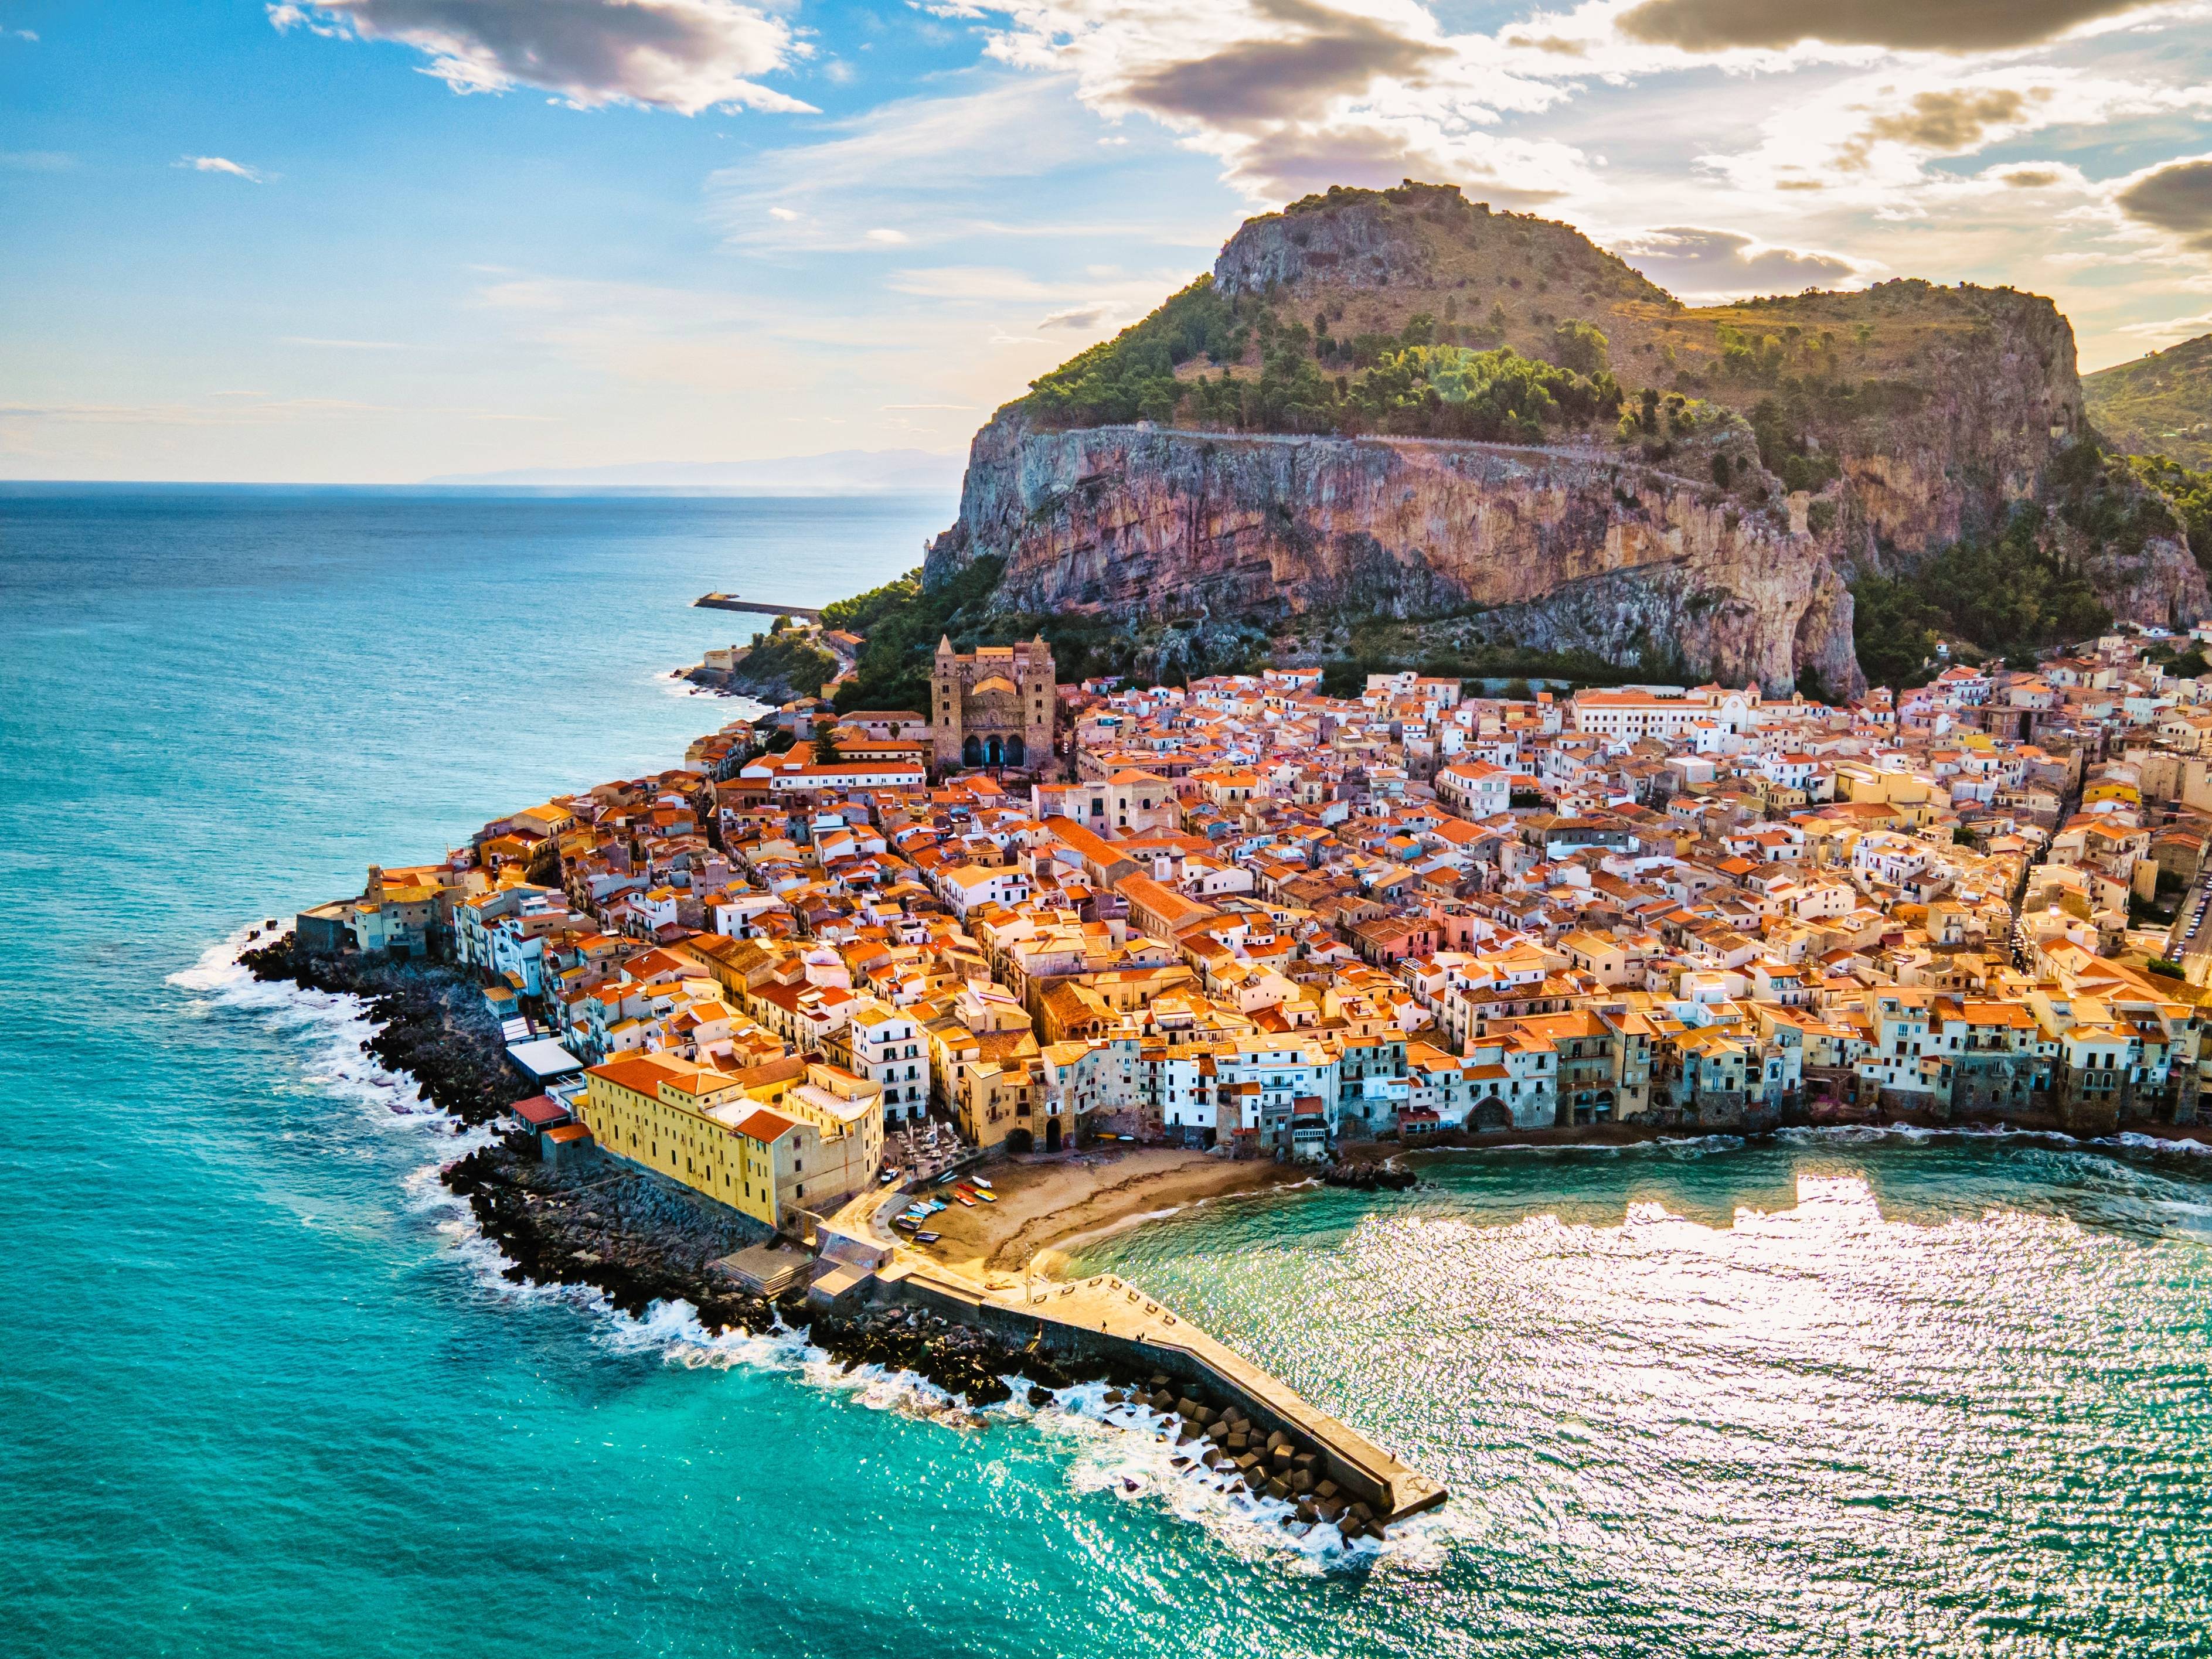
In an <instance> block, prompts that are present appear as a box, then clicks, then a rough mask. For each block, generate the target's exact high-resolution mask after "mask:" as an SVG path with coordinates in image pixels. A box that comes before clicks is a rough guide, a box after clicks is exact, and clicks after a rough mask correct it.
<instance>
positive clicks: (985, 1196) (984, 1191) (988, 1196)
mask: <svg viewBox="0 0 2212 1659" xmlns="http://www.w3.org/2000/svg"><path fill="white" fill-rule="evenodd" d="M975 1196H976V1197H978V1198H980V1199H981V1200H983V1201H984V1202H985V1203H986V1204H996V1203H997V1202H998V1201H999V1195H998V1194H996V1193H994V1192H993V1191H992V1190H991V1189H990V1188H988V1187H978V1188H976V1189H975Z"/></svg>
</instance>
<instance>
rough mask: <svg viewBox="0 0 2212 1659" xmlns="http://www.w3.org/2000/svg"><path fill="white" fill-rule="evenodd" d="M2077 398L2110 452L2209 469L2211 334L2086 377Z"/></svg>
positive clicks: (2211, 447) (2211, 448)
mask: <svg viewBox="0 0 2212 1659" xmlns="http://www.w3.org/2000/svg"><path fill="white" fill-rule="evenodd" d="M2081 393H2082V396H2083V398H2086V399H2087V404H2088V409H2089V419H2090V420H2091V422H2093V423H2094V424H2095V426H2096V428H2097V430H2098V431H2099V432H2100V433H2102V434H2103V435H2104V436H2105V438H2106V441H2108V442H2110V443H2111V444H2112V447H2114V448H2116V449H2119V450H2121V451H2123V452H2124V453H2127V454H2130V455H2163V456H2166V457H2168V458H2169V459H2172V460H2175V461H2178V462H2179V463H2180V464H2181V465H2184V466H2186V467H2195V468H2204V467H2212V334H2200V335H2199V336H2197V338H2195V339H2193V340H2185V341H2183V342H2182V343H2180V344H2179V345H2178V346H2169V347H2167V348H2166V349H2165V350H2164V351H2154V352H2153V353H2151V355H2150V356H2148V357H2138V358H2136V360H2135V361H2134V362H2131V363H2120V364H2118V365H2116V366H2115V367H2113V368H2100V369H2099V370H2098V371H2097V372H2096V373H2095V374H2085V375H2083V376H2082V377H2081Z"/></svg>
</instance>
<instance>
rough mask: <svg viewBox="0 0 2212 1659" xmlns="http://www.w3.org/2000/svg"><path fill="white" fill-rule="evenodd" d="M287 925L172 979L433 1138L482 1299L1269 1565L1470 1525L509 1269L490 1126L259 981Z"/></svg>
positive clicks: (1099, 1399) (1412, 1564) (434, 1176)
mask: <svg viewBox="0 0 2212 1659" xmlns="http://www.w3.org/2000/svg"><path fill="white" fill-rule="evenodd" d="M283 931H285V930H283V929H282V928H279V929H276V930H275V931H273V932H272V931H270V930H266V929H258V928H240V930H238V931H237V932H235V933H232V934H231V935H230V936H229V937H228V938H227V939H223V940H222V941H221V942H220V943H218V944H216V945H210V946H209V947H208V949H207V950H206V951H204V952H203V953H202V954H201V956H200V958H199V960H198V961H197V963H194V964H193V966H191V967H190V968H186V969H180V970H179V971H178V972H176V973H173V974H172V975H169V976H168V981H167V982H168V983H169V984H171V985H173V986H174V987H177V988H178V989H179V990H180V991H183V992H185V993H188V994H190V995H191V997H192V998H193V1000H194V1005H195V1006H196V1007H197V1009H198V1010H199V1011H201V1012H205V1013H208V1014H214V1013H216V1012H228V1013H236V1014H244V1015H246V1016H249V1017H252V1018H258V1019H261V1020H263V1021H264V1022H266V1023H267V1024H269V1025H270V1026H271V1027H273V1028H275V1029H276V1030H278V1031H279V1032H280V1033H282V1034H283V1035H284V1036H288V1037H289V1038H291V1039H292V1040H294V1041H295V1042H296V1043H297V1044H298V1046H299V1048H300V1049H301V1054H300V1058H299V1061H298V1065H299V1072H300V1078H301V1081H302V1082H303V1083H306V1084H307V1085H311V1086H313V1087H314V1088H316V1089H318V1090H319V1091H322V1092H324V1093H325V1094H327V1095H329V1096H331V1097H332V1098H334V1099H337V1100H341V1101H343V1102H346V1103H349V1104H351V1105H354V1106H356V1107H357V1108H359V1109H360V1111H359V1116H360V1121H362V1123H364V1124H367V1125H371V1126H374V1127H375V1128H377V1129H379V1130H396V1131H399V1132H402V1133H409V1132H411V1133H435V1134H436V1136H437V1142H438V1152H437V1156H436V1157H435V1158H434V1159H433V1160H431V1161H429V1162H428V1163H424V1164H419V1165H417V1166H416V1167H415V1168H413V1169H411V1170H409V1171H407V1173H406V1174H404V1176H401V1178H400V1179H401V1184H402V1186H403V1188H404V1190H405V1193H406V1196H407V1200H408V1207H409V1208H410V1210H412V1211H414V1212H417V1213H420V1214H422V1215H424V1216H426V1217H430V1216H436V1217H438V1219H437V1220H435V1223H434V1224H433V1225H435V1230H436V1231H437V1233H438V1235H439V1237H440V1238H441V1241H442V1242H443V1244H444V1246H445V1248H446V1249H448V1250H449V1251H450V1252H451V1253H452V1255H453V1258H454V1260H455V1261H456V1262H457V1263H458V1264H459V1266H460V1267H462V1268H463V1270H464V1271H465V1272H466V1273H467V1274H468V1275H469V1277H470V1279H471V1280H472V1281H473V1282H474V1283H475V1284H476V1285H477V1287H478V1288H479V1290H480V1291H482V1292H483V1294H485V1295H486V1296H488V1297H491V1298H493V1299H495V1300H497V1301H499V1302H501V1303H505V1304H510V1305H517V1306H521V1305H542V1306H560V1307H564V1308H567V1309H569V1310H573V1311H574V1312H575V1313H577V1314H580V1315H581V1316H585V1318H586V1320H587V1322H588V1325H589V1332H590V1337H591V1340H592V1341H594V1342H596V1343H597V1344H599V1346H603V1347H604V1348H605V1349H606V1350H607V1351H609V1352H612V1353H617V1354H624V1355H653V1356H658V1357H659V1358H660V1359H661V1360H662V1362H663V1363H665V1364H673V1365H681V1366H684V1367H687V1368H690V1369H717V1370H732V1369H740V1368H742V1369H744V1370H752V1371H759V1372H766V1373H771V1374H775V1375H781V1376H787V1377H789V1378H791V1379H792V1380H793V1381H794V1382H797V1383H801V1384H803V1385H805V1386H806V1387H809V1388H811V1389H815V1390H817V1391H818V1392H820V1393H822V1394H824V1395H829V1396H832V1397H834V1398H836V1399H838V1400H841V1401H844V1402H846V1403H848V1404H850V1405H854V1406H858V1407H862V1408H864V1409H866V1410H871V1411H890V1412H896V1413H900V1414H901V1415H903V1416H907V1417H911V1418H915V1419H920V1420H925V1421H929V1422H933V1423H936V1424H939V1425H943V1426H944V1427H946V1428H948V1429H951V1430H955V1431H968V1432H974V1431H979V1430H984V1429H987V1428H989V1427H991V1426H992V1425H994V1424H1007V1425H1023V1426H1025V1427H1027V1428H1029V1429H1030V1430H1031V1431H1035V1432H1037V1433H1041V1434H1042V1435H1044V1436H1045V1437H1048V1439H1051V1440H1054V1441H1055V1442H1057V1443H1060V1444H1061V1445H1062V1447H1063V1448H1064V1449H1066V1451H1067V1452H1068V1454H1069V1458H1068V1467H1067V1475H1066V1478H1067V1482H1068V1485H1069V1486H1070V1488H1071V1489H1072V1490H1074V1491H1077V1492H1109V1493H1111V1494H1112V1495H1113V1496H1115V1498H1121V1499H1122V1500H1124V1501H1127V1502H1142V1503H1150V1504H1158V1505H1160V1506H1161V1507H1163V1508H1164V1509H1165V1510H1167V1511H1168V1512H1169V1513H1170V1514H1171V1515H1173V1516H1176V1517H1177V1518H1178V1519H1181V1520H1183V1521H1186V1522H1190V1523H1192V1524H1194V1525H1196V1526H1199V1527H1200V1528H1204V1529H1205V1530H1206V1532H1207V1533H1208V1534H1211V1535H1212V1536H1213V1537H1214V1538H1216V1539H1217V1540H1218V1541H1220V1542H1221V1543H1222V1544H1223V1545H1224V1546H1225V1547H1227V1548H1228V1549H1229V1550H1231V1552H1232V1553H1235V1554H1236V1555H1237V1556H1239V1557H1240V1558H1242V1559H1250V1560H1261V1559H1266V1560H1273V1561H1276V1562H1278V1563H1281V1564H1283V1565H1287V1566H1290V1567H1291V1568H1293V1569H1295V1570H1297V1571H1305V1572H1314V1573H1320V1572H1327V1571H1343V1570H1347V1569H1357V1568H1364V1567H1372V1566H1374V1565H1377V1564H1379V1563H1385V1562H1387V1563H1389V1564H1392V1565H1396V1566H1400V1567H1405V1568H1412V1569H1421V1568H1425V1567H1426V1566H1429V1565H1434V1564H1437V1563H1440V1562H1441V1561H1442V1559H1443V1553H1444V1551H1443V1541H1444V1540H1445V1539H1446V1537H1447V1536H1449V1534H1450V1533H1451V1532H1452V1531H1453V1530H1454V1529H1455V1528H1457V1527H1459V1526H1461V1525H1463V1524H1464V1521H1465V1517H1464V1516H1463V1515H1447V1514H1446V1513H1444V1512H1441V1511H1439V1512H1432V1513H1431V1514H1429V1515H1425V1516H1416V1517H1414V1518H1413V1520H1411V1521H1408V1522H1401V1523H1400V1524H1399V1525H1397V1526H1395V1527H1393V1528H1390V1536H1389V1539H1388V1540H1387V1541H1378V1540H1376V1539H1371V1538H1361V1539H1358V1540H1356V1541H1352V1542H1351V1543H1346V1541H1345V1540H1344V1539H1343V1537H1342V1535H1341V1534H1340V1533H1339V1532H1338V1531H1337V1529H1336V1528H1334V1527H1333V1526H1328V1525H1317V1526H1315V1527H1313V1528H1310V1529H1309V1530H1307V1531H1306V1532H1304V1534H1300V1533H1298V1532H1297V1531H1296V1530H1295V1529H1294V1528H1291V1527H1289V1526H1285V1524H1284V1519H1285V1516H1290V1515H1291V1514H1292V1513H1293V1511H1292V1510H1291V1505H1290V1504H1285V1503H1282V1502H1279V1501H1278V1500H1276V1499H1273V1498H1267V1497H1265V1496H1261V1495H1255V1494H1254V1493H1251V1492H1247V1491H1245V1490H1243V1487H1242V1486H1233V1485H1232V1484H1231V1483H1229V1482H1226V1481H1225V1480H1222V1479H1221V1478H1220V1477H1218V1476H1215V1475H1212V1474H1209V1473H1208V1472H1207V1471H1206V1469H1205V1468H1203V1466H1202V1465H1199V1464H1197V1463H1196V1462H1192V1463H1190V1464H1189V1465H1188V1466H1187V1467H1185V1468H1176V1466H1175V1462H1174V1460H1175V1459H1176V1457H1177V1456H1178V1455H1183V1454H1182V1452H1181V1451H1180V1450H1179V1449H1178V1448H1177V1447H1176V1444H1175V1439H1174V1435H1175V1431H1174V1430H1173V1429H1172V1428H1170V1426H1169V1425H1170V1423H1172V1422H1174V1421H1175V1419H1170V1418H1167V1417H1164V1416H1163V1415H1161V1414H1160V1413H1156V1412H1153V1411H1152V1410H1150V1409H1149V1408H1147V1407H1138V1406H1135V1405H1132V1404H1126V1403H1125V1404H1121V1405H1118V1406H1112V1407H1109V1406H1108V1405H1107V1404H1106V1402H1105V1385H1104V1384H1103V1383H1086V1384H1083V1385H1080V1386H1079V1387H1077V1388H1073V1389H1065V1390H1062V1391H1060V1393H1059V1394H1057V1395H1054V1399H1053V1401H1051V1402H1050V1403H1048V1404H1047V1405H1045V1406H1042V1407H1034V1408H1033V1407H1030V1405H1029V1404H1028V1403H1027V1394H1028V1389H1029V1383H1028V1380H1027V1379H1026V1378H1023V1377H1019V1376H1008V1377H1006V1383H1007V1385H1008V1387H1009V1388H1011V1389H1012V1390H1013V1397H1012V1399H1011V1400H1008V1401H1002V1402H1000V1403H999V1404H997V1405H993V1406H987V1407H969V1406H968V1405H966V1404H965V1403H964V1402H963V1401H961V1400H959V1399H958V1398H957V1397H955V1396H954V1395H950V1394H947V1393H946V1392H945V1390H944V1389H940V1388H939V1387H937V1385H936V1384H934V1383H931V1382H930V1381H929V1380H928V1379H927V1378H926V1377H923V1376H919V1375H917V1374H916V1373H915V1372H912V1371H904V1370H886V1369H885V1368H884V1367H882V1366H879V1365H860V1366H855V1367H854V1368H852V1369H851V1370H846V1369H844V1368H843V1367H842V1366H841V1365H840V1364H838V1363H837V1361H836V1360H835V1359H834V1358H832V1357H831V1356H830V1355H829V1352H827V1351H826V1350H824V1349H823V1348H820V1347H818V1346H816V1345H815V1344H814V1343H812V1342H811V1341H810V1340H808V1337H807V1334H806V1333H805V1331H803V1330H798V1329H793V1328H789V1327H787V1326H784V1325H782V1324H781V1321H779V1322H778V1325H777V1328H775V1329H773V1330H769V1331H763V1332H744V1331H708V1329H707V1328H705V1327H704V1326H703V1325H702V1324H701V1323H700V1322H699V1316H698V1310H696V1308H694V1307H693V1306H692V1305H691V1304H690V1303H689V1302H684V1301H675V1302H655V1303H653V1304H652V1305H651V1306H649V1307H648V1308H647V1310H645V1312H644V1313H643V1314H642V1315H638V1316H632V1315H630V1314H628V1313H625V1312H624V1311H623V1310H621V1309H620V1308H617V1306H616V1305H615V1304H614V1303H613V1302H612V1301H611V1299H610V1298H609V1297H607V1296H606V1294H605V1292H604V1291H600V1290H599V1289H598V1288H597V1287H595V1286H592V1285H563V1284H540V1283H538V1282H537V1281H534V1280H531V1279H520V1280H518V1279H512V1278H510V1277H508V1274H509V1273H510V1271H511V1270H512V1269H513V1267H514V1265H515V1264H514V1263H513V1261H510V1260H509V1259H508V1258H507V1256H506V1255H504V1254H503V1253H502V1252H501V1250H500V1249H499V1247H498V1246H497V1245H496V1244H495V1243H493V1242H492V1241H491V1240H490V1239H489V1238H487V1237H484V1235H483V1232H482V1231H481V1230H480V1229H479V1228H478V1227H477V1222H476V1217H475V1214H474V1212H472V1211H471V1209H470V1207H469V1206H468V1204H467V1202H466V1200H463V1199H461V1198H459V1196H457V1195H456V1194H453V1192H452V1191H451V1190H450V1189H449V1188H447V1187H446V1185H445V1183H444V1182H443V1181H442V1180H441V1178H440V1177H441V1174H442V1172H443V1170H445V1168H446V1166H447V1164H451V1163H452V1162H453V1160H454V1159H455V1158H460V1157H464V1156H466V1155H467V1154H468V1153H469V1152H473V1151H475V1150H477V1148H478V1147H481V1146H488V1145H489V1144H490V1143H491V1142H492V1141H493V1140H494V1139H495V1138H496V1133H497V1132H496V1130H495V1128H492V1127H483V1128H477V1129H470V1130H462V1129H460V1128H459V1126H458V1125H457V1124H455V1123H454V1122H453V1120H451V1119H450V1118H448V1117H447V1116H446V1115H444V1114H443V1113H441V1112H439V1111H438V1110H437V1109H436V1108H435V1106H434V1105H432V1104H431V1103H429V1102H428V1100H426V1099H425V1098H424V1097H423V1096H422V1090H421V1087H420V1085H418V1084H417V1083H416V1079H414V1078H413V1077H412V1076H410V1075H409V1074H408V1073H404V1072H396V1071H392V1070H390V1069H388V1068H386V1067H385V1066H382V1065H380V1063H379V1062H378V1061H377V1060H376V1059H375V1057H374V1055H373V1054H370V1053H369V1052H368V1042H369V1040H370V1039H371V1038H372V1037H374V1036H375V1033H376V1024H375V1022H374V1020H373V1019H372V1018H369V1012H368V1004H367V1003H366V1002H365V1001H364V1000H362V999H361V998H359V997H356V996H353V995H351V994H347V993H343V992H328V991H313V990H307V989H304V988H302V987H300V986H297V985H295V984H293V983H291V982H290V981H285V980H258V979H256V978H254V976H253V975H252V971H251V970H250V969H247V968H246V967H245V966H244V964H243V963H240V960H239V958H240V956H241V955H242V954H243V953H244V952H245V951H246V950H248V949H250V948H252V947H254V946H256V945H262V944H265V943H269V942H270V941H272V940H274V939H276V938H278V937H279V936H281V934H282V933H283ZM1307 1184H1315V1185H1317V1184H1318V1183H1307Z"/></svg>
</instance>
